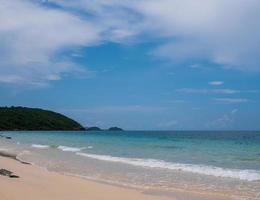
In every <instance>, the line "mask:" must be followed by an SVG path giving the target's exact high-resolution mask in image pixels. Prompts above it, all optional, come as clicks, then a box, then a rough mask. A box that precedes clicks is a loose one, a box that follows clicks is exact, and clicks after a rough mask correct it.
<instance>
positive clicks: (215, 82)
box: [209, 81, 224, 86]
mask: <svg viewBox="0 0 260 200" xmlns="http://www.w3.org/2000/svg"><path fill="white" fill-rule="evenodd" d="M223 84H224V82H223V81H211V82H209V85H214V86H218V85H223Z"/></svg>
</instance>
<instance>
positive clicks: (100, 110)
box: [62, 105, 167, 114]
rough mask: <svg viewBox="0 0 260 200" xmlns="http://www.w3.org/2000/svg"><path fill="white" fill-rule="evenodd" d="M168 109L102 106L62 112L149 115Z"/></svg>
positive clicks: (142, 106) (143, 106)
mask: <svg viewBox="0 0 260 200" xmlns="http://www.w3.org/2000/svg"><path fill="white" fill-rule="evenodd" d="M166 109H167V108H166V107H162V106H145V105H122V106H119V105H118V106H113V105H112V106H100V107H91V108H82V109H66V110H62V111H66V112H76V113H82V112H83V113H92V114H93V113H94V114H99V113H102V114H103V113H130V112H136V113H138V112H139V113H149V112H159V111H163V110H166Z"/></svg>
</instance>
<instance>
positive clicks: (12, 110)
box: [0, 107, 85, 131]
mask: <svg viewBox="0 0 260 200" xmlns="http://www.w3.org/2000/svg"><path fill="white" fill-rule="evenodd" d="M0 130H2V131H3V130H85V128H83V127H82V126H81V125H80V124H79V123H78V122H76V121H74V120H72V119H70V118H68V117H66V116H64V115H62V114H59V113H56V112H53V111H48V110H43V109H38V108H26V107H0Z"/></svg>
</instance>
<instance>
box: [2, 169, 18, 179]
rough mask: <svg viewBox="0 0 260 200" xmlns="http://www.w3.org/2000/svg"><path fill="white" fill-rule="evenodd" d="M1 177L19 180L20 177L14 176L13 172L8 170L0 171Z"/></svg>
mask: <svg viewBox="0 0 260 200" xmlns="http://www.w3.org/2000/svg"><path fill="white" fill-rule="evenodd" d="M0 175H2V176H9V177H10V178H19V176H17V175H14V174H13V172H11V171H9V170H7V169H0Z"/></svg>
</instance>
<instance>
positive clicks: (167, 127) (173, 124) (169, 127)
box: [157, 120, 178, 129]
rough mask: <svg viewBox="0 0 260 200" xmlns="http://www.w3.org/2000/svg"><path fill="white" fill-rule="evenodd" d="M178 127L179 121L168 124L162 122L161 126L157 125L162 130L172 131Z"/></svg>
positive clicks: (171, 121) (167, 122) (168, 122)
mask: <svg viewBox="0 0 260 200" xmlns="http://www.w3.org/2000/svg"><path fill="white" fill-rule="evenodd" d="M177 125H178V121H177V120H170V121H166V122H160V123H159V124H157V127H158V128H162V129H172V128H176V126H177Z"/></svg>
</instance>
